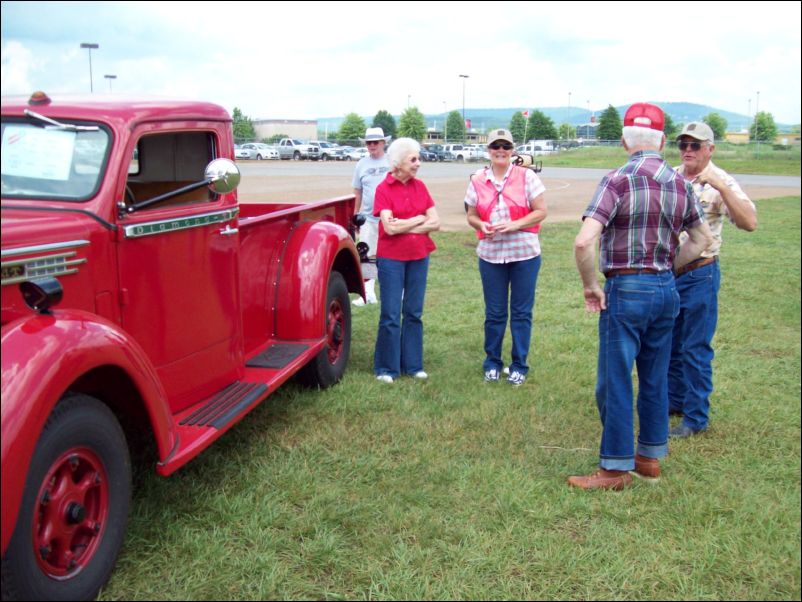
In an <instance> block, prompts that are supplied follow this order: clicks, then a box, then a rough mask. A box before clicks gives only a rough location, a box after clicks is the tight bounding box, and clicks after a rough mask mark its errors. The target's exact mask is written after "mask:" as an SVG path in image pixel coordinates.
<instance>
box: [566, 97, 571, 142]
mask: <svg viewBox="0 0 802 602" xmlns="http://www.w3.org/2000/svg"><path fill="white" fill-rule="evenodd" d="M570 138H571V93H570V92H569V93H568V131H567V132H565V139H566V140H568V139H570Z"/></svg>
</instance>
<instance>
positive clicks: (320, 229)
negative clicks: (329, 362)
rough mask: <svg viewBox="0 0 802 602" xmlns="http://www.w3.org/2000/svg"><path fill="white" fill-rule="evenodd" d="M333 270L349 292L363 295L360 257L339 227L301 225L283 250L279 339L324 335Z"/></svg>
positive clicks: (321, 223) (278, 300) (278, 298)
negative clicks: (343, 281)
mask: <svg viewBox="0 0 802 602" xmlns="http://www.w3.org/2000/svg"><path fill="white" fill-rule="evenodd" d="M332 269H336V270H337V271H339V272H340V273H341V274H342V275H343V278H345V281H346V284H347V285H348V290H349V292H356V293H360V294H361V293H362V291H363V289H362V274H361V271H360V268H359V254H358V253H357V252H356V247H355V246H354V241H353V240H352V239H351V237H350V236H349V234H348V232H347V231H346V230H345V229H344V228H343V227H341V226H339V225H337V224H335V223H333V222H327V221H318V222H312V221H308V222H306V221H305V222H300V223H299V224H298V225H297V226H296V228H295V229H294V231H293V233H292V236H291V238H290V240H289V241H288V242H287V245H286V247H285V248H284V254H283V258H282V266H281V276H280V280H279V283H278V286H277V287H276V304H275V306H276V314H275V315H277V316H281V320H277V322H276V325H275V332H276V336H277V338H279V339H291V340H293V339H295V340H297V339H314V338H320V337H322V336H323V335H324V319H323V316H324V308H325V306H326V294H327V290H328V283H329V273H330V272H331V271H332Z"/></svg>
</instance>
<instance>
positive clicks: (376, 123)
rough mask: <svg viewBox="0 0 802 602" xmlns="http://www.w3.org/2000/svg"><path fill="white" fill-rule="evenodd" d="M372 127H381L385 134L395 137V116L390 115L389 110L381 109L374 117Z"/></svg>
mask: <svg viewBox="0 0 802 602" xmlns="http://www.w3.org/2000/svg"><path fill="white" fill-rule="evenodd" d="M370 127H374V128H381V129H382V131H383V132H384V135H385V136H390V137H391V138H395V133H396V126H395V117H393V116H392V115H390V113H389V111H385V110H383V109H382V110H381V111H379V112H378V113H376V116H375V117H374V118H373V125H371V126H370Z"/></svg>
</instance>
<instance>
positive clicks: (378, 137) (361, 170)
mask: <svg viewBox="0 0 802 602" xmlns="http://www.w3.org/2000/svg"><path fill="white" fill-rule="evenodd" d="M388 138H389V136H385V135H384V130H382V129H381V128H378V127H373V128H368V129H367V130H366V131H365V138H364V140H363V142H364V143H365V146H367V148H368V153H369V154H368V156H367V157H363V158H362V159H360V160H359V163H357V164H356V169H354V177H353V179H352V181H351V185H352V186H353V188H354V196H356V206H355V209H354V213H356V214H361V215H363V216H364V217H365V223H364V224H363V225H362V226H360V228H359V242H364V243H366V244H367V245H368V257H369V258H370V259H371V260H374V261H375V259H376V247H377V246H378V242H379V218H378V217H374V216H373V197H374V195H375V194H376V187H377V186H378V185H379V184H380V183H381V181H382V180H384V178H385V176H386V175H387V172H389V171H390V166H389V163H388V162H387V157H385V156H384V145H385V143H386V142H387V140H388ZM364 267H365V266H363V268H364ZM363 271H365V272H366V274H365V275H366V276H372V277H369V278H367V279H366V280H365V301H363V300H362V299H361V298H360V299H356V300H355V301H354V305H356V306H361V305H365V303H376V302H377V301H378V299H377V298H376V280H375V274H371V273H369V270H368V269H364V270H363Z"/></svg>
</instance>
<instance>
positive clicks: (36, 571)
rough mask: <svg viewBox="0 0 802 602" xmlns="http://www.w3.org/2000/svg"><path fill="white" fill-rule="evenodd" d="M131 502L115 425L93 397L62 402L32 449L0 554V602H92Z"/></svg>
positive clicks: (107, 570) (70, 397)
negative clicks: (14, 516)
mask: <svg viewBox="0 0 802 602" xmlns="http://www.w3.org/2000/svg"><path fill="white" fill-rule="evenodd" d="M130 502H131V463H130V459H129V455H128V448H127V445H126V442H125V435H124V434H123V431H122V429H121V428H120V424H119V422H118V421H117V419H116V418H115V417H114V414H112V412H111V410H109V408H108V407H106V406H105V405H104V404H102V403H101V402H99V401H98V400H97V399H95V398H93V397H89V396H88V395H81V394H71V395H67V396H65V397H64V398H63V399H62V400H61V401H60V402H59V403H58V405H57V406H56V407H55V409H54V410H53V412H52V413H51V414H50V416H49V417H48V419H47V423H46V424H45V427H44V429H43V430H42V435H41V437H40V438H39V441H38V442H37V444H36V449H35V450H34V454H33V458H32V460H31V464H30V467H29V470H28V476H27V478H26V481H25V490H24V492H23V496H22V503H21V505H20V510H19V514H18V516H17V524H16V526H15V528H14V533H13V535H12V537H11V541H10V543H9V545H8V550H7V551H6V554H5V555H4V556H3V561H2V565H3V566H2V597H3V600H14V599H17V600H92V599H94V598H95V597H97V594H98V592H99V591H100V588H101V587H103V586H104V585H105V584H106V582H107V581H108V579H109V576H110V575H111V571H112V570H113V569H114V565H115V563H116V561H117V556H118V554H119V552H120V548H121V546H122V543H123V539H124V537H125V528H126V525H127V523H128V508H129V506H130ZM55 508H59V509H61V510H62V511H60V512H54V511H53V510H52V509H55ZM65 508H66V509H67V510H66V511H64V509H65Z"/></svg>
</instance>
